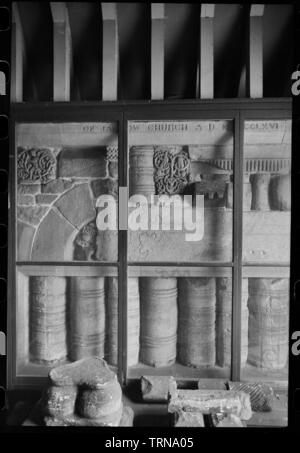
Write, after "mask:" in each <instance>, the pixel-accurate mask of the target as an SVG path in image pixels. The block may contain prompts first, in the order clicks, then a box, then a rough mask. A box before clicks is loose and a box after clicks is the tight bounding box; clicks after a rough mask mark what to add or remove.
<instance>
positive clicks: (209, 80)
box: [198, 4, 215, 99]
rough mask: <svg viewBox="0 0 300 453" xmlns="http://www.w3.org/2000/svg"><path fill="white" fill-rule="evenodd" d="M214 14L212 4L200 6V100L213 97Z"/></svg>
mask: <svg viewBox="0 0 300 453" xmlns="http://www.w3.org/2000/svg"><path fill="white" fill-rule="evenodd" d="M214 14H215V5H214V4H201V13H200V46H199V48H200V56H199V71H198V74H199V75H198V77H199V80H198V86H199V90H198V95H199V97H200V98H201V99H213V97H214Z"/></svg>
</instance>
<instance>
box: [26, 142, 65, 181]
mask: <svg viewBox="0 0 300 453" xmlns="http://www.w3.org/2000/svg"><path fill="white" fill-rule="evenodd" d="M55 166H56V159H55V157H54V156H53V154H52V152H51V151H50V150H49V149H47V148H31V149H23V148H21V149H19V151H18V180H21V181H41V182H42V183H46V182H48V181H50V180H51V179H54V178H55Z"/></svg>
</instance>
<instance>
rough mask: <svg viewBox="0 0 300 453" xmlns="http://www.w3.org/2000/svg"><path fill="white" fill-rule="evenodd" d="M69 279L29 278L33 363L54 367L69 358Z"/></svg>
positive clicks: (31, 356) (30, 349)
mask: <svg viewBox="0 0 300 453" xmlns="http://www.w3.org/2000/svg"><path fill="white" fill-rule="evenodd" d="M65 319H66V279H65V278H64V277H30V320H29V323H30V332H29V335H30V344H29V352H30V360H31V361H32V362H38V363H45V364H47V363H49V364H51V363H53V362H56V361H59V360H63V359H65V358H66V355H67V349H66V348H67V346H66V322H65Z"/></svg>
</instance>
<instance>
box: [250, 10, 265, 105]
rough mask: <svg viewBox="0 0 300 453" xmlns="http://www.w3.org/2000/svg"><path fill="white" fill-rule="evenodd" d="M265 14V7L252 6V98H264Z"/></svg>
mask: <svg viewBox="0 0 300 453" xmlns="http://www.w3.org/2000/svg"><path fill="white" fill-rule="evenodd" d="M263 14H264V5H257V4H253V5H251V7H250V17H249V38H248V39H249V44H248V61H247V94H248V95H249V96H250V98H262V97H263Z"/></svg>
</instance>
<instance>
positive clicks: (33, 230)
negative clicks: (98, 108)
mask: <svg viewBox="0 0 300 453" xmlns="http://www.w3.org/2000/svg"><path fill="white" fill-rule="evenodd" d="M16 145H17V159H16V160H17V233H18V244H17V246H18V247H17V259H18V260H19V261H31V260H32V261H116V260H117V257H118V236H117V224H116V222H117V219H116V212H117V210H116V209H115V205H116V203H115V201H117V199H118V128H117V123H100V122H99V123H63V124H62V123H61V124H59V123H47V124H45V123H40V124H33V123H30V124H28V123H27V124H19V125H17V128H16ZM104 195H106V196H109V198H110V202H109V204H108V206H107V207H106V205H104V202H105V201H106V200H105V199H104V198H103V196H104ZM104 207H106V211H107V213H108V211H111V212H109V214H110V220H111V221H112V223H115V224H116V225H115V229H112V228H110V229H109V230H103V229H102V230H101V229H99V228H98V223H97V218H98V215H99V211H101V210H102V209H103V208H104Z"/></svg>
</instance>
